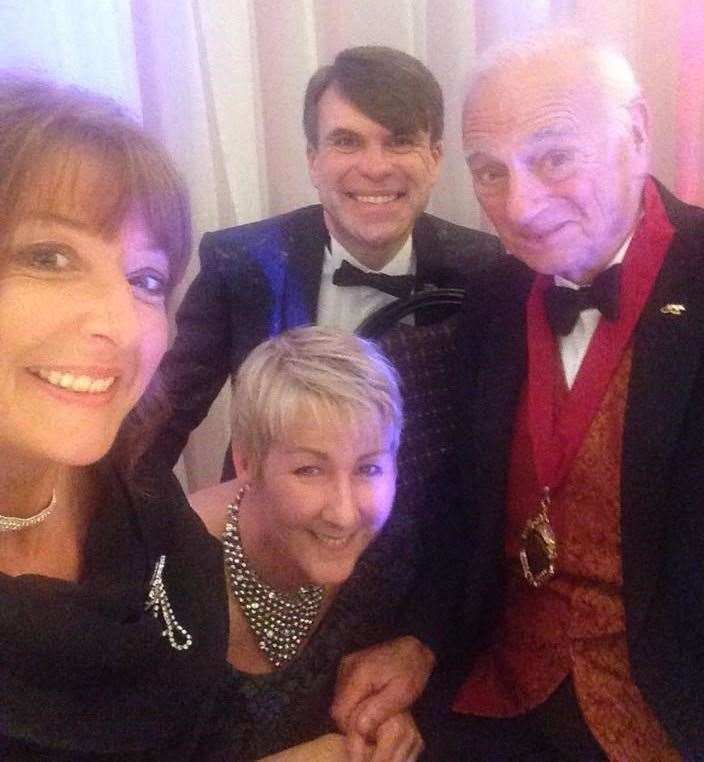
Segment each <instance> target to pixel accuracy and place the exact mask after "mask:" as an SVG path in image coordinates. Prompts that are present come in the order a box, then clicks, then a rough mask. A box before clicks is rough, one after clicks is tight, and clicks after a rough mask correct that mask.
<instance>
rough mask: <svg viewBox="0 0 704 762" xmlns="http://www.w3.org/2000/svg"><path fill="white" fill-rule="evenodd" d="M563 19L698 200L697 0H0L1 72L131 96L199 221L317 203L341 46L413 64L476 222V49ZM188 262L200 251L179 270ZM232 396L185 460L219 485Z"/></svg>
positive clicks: (449, 190)
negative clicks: (635, 90) (421, 69)
mask: <svg viewBox="0 0 704 762" xmlns="http://www.w3.org/2000/svg"><path fill="white" fill-rule="evenodd" d="M559 24H571V25H573V26H577V27H579V28H582V29H584V30H585V31H587V32H589V33H590V34H593V35H594V36H596V37H599V38H603V39H605V40H608V41H610V42H612V43H614V44H616V45H617V46H618V47H620V48H621V49H622V50H623V51H624V52H625V53H626V54H627V55H628V56H629V58H630V59H631V61H632V63H633V64H634V67H635V68H636V71H637V73H638V75H639V77H640V79H641V82H642V83H643V86H644V89H645V93H646V96H647V97H648V99H649V101H650V105H651V110H652V115H653V118H652V125H651V127H652V135H653V144H654V152H653V154H654V155H653V164H654V170H655V172H656V174H657V175H658V176H659V177H660V178H661V179H662V180H663V181H664V182H665V183H666V184H667V185H669V186H670V187H672V188H673V189H674V190H675V191H677V192H678V193H679V194H680V195H681V196H682V197H684V198H685V199H686V200H689V201H692V202H695V203H700V204H702V203H704V180H703V177H704V149H702V139H703V138H704V46H702V45H701V40H702V39H703V38H704V0H474V1H472V0H355V1H354V2H349V0H132V2H129V0H0V67H21V68H32V69H38V70H43V71H46V72H48V73H49V74H50V75H52V76H54V77H56V78H59V79H62V80H69V81H75V82H78V83H80V84H83V85H85V86H87V87H91V88H94V89H96V90H101V91H103V92H107V93H109V94H110V95H113V96H114V97H116V98H118V99H119V100H121V101H123V102H125V103H127V104H129V105H130V106H131V107H132V108H133V110H134V111H135V113H136V114H137V115H138V116H141V117H142V119H143V122H144V124H145V126H146V127H147V128H148V129H149V130H151V131H152V132H154V133H155V134H156V135H158V136H159V137H160V138H161V139H162V141H163V142H164V143H165V144H166V146H167V147H168V148H169V150H170V151H171V153H172V155H173V156H174V158H175V159H176V161H177V162H178V164H179V165H180V167H181V170H182V171H183V173H184V175H185V176H186V178H187V180H188V182H189V185H190V188H191V194H192V203H193V211H194V224H195V230H196V240H197V239H198V238H199V237H200V235H201V234H202V233H203V232H204V231H206V230H214V229H218V228H222V227H227V226H230V225H235V224H241V223H245V222H250V221H253V220H256V219H260V218H262V217H265V216H268V215H271V214H276V213H279V212H283V211H286V210H289V209H293V208H295V207H298V206H301V205H304V204H307V203H311V202H312V201H314V200H315V194H314V192H313V189H312V188H311V186H310V183H309V180H308V176H307V171H306V164H305V142H304V139H303V133H302V129H301V104H302V98H303V91H304V89H305V85H306V83H307V81H308V78H309V77H310V75H311V74H312V72H313V71H314V70H315V69H316V68H317V67H318V66H319V65H321V64H323V63H326V62H328V61H330V60H331V59H332V58H333V57H334V55H335V53H336V52H337V51H339V50H340V49H342V48H345V47H348V46H350V45H362V44H383V45H391V46H393V47H397V48H401V49H403V50H406V51H407V52H409V53H411V54H413V55H416V56H417V57H419V58H420V59H421V60H423V61H424V62H425V63H426V64H427V65H428V66H429V67H430V68H431V69H432V70H433V72H434V73H435V74H436V76H437V78H438V80H439V81H440V83H441V85H442V86H443V89H444V92H445V98H446V109H447V116H446V139H445V161H444V168H443V173H442V176H441V178H440V180H439V182H438V186H437V188H436V191H435V193H434V195H433V199H432V203H431V208H430V210H431V211H432V212H434V213H435V214H439V215H441V216H444V217H446V218H448V219H450V220H453V221H455V222H459V223H462V224H466V225H470V226H474V227H479V226H481V224H482V222H481V216H480V213H479V209H478V206H477V204H476V202H475V200H474V198H473V197H472V193H471V189H470V185H469V177H468V174H467V172H466V169H465V167H464V163H463V161H462V156H461V151H460V141H459V112H460V103H461V97H462V83H463V79H464V75H465V73H466V71H467V70H468V69H469V67H470V66H471V64H472V62H473V60H474V58H475V57H476V55H477V52H480V51H481V50H482V49H483V48H485V47H486V46H487V45H489V44H491V43H493V42H497V41H499V40H502V39H505V38H506V37H509V36H511V35H520V34H525V33H526V32H529V31H532V30H534V29H538V28H543V27H546V26H554V25H559ZM196 271H197V260H196V259H195V258H194V260H193V262H192V265H191V269H190V272H189V276H188V278H187V280H190V278H192V277H193V276H194V275H195V273H196ZM226 419H227V399H226V392H225V393H224V394H223V395H222V396H221V398H220V399H218V401H217V402H216V404H215V405H214V406H213V408H212V410H211V413H210V415H209V416H208V418H207V420H206V421H204V423H203V424H202V425H201V427H200V428H199V429H198V430H197V431H196V432H194V434H193V435H192V437H191V441H190V443H189V446H188V448H187V449H186V452H185V454H184V459H183V463H182V464H181V466H180V475H181V477H182V478H183V479H184V481H185V482H186V483H187V484H188V486H189V487H190V488H192V489H193V488H197V487H201V486H204V485H207V484H211V483H213V482H214V481H216V480H217V478H218V475H219V470H220V466H221V462H222V453H223V452H224V449H225V444H226V441H227V436H228V434H227V426H226V423H225V422H226Z"/></svg>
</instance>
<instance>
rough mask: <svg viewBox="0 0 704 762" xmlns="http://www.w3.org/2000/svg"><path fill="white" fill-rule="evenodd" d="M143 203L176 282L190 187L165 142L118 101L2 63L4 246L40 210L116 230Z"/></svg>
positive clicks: (0, 224)
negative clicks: (22, 222)
mask: <svg viewBox="0 0 704 762" xmlns="http://www.w3.org/2000/svg"><path fill="white" fill-rule="evenodd" d="M134 208H138V209H139V211H140V213H141V214H142V215H143V217H144V222H145V224H146V227H147V229H148V230H149V232H150V233H151V235H152V237H153V239H154V244H155V245H156V246H158V247H159V248H160V249H162V250H163V251H164V253H165V254H166V255H167V257H168V258H169V265H170V279H169V286H170V287H171V288H173V286H174V285H175V284H176V283H178V281H179V280H180V279H181V277H182V276H183V273H184V271H185V269H186V264H187V262H188V257H189V255H190V250H191V222H190V210H189V204H188V195H187V192H186V188H185V185H184V183H183V181H182V180H181V178H180V176H179V174H178V172H177V171H176V169H175V168H174V165H173V163H172V162H171V160H170V159H169V157H168V156H167V154H166V152H165V151H164V149H163V148H162V147H161V146H160V145H159V144H158V143H157V142H156V141H155V140H154V139H153V138H151V137H150V136H149V135H147V134H146V133H145V132H144V130H143V129H142V128H141V127H140V126H139V124H138V123H137V122H136V121H135V120H134V119H133V118H132V117H131V116H130V115H129V114H128V113H127V112H126V111H125V110H124V109H123V108H122V107H121V106H120V105H119V104H118V103H116V102H115V101H113V100H112V99H110V98H107V97H105V96H102V95H97V94H96V93H92V92H89V91H87V90H83V89H81V88H78V87H74V86H65V85H58V84H56V83H53V82H50V81H47V80H44V79H40V78H37V77H33V76H25V75H19V74H14V73H8V72H4V73H3V72H0V251H2V249H3V248H4V244H5V243H6V242H7V240H8V238H9V236H11V235H12V231H13V229H14V228H15V226H16V225H17V224H18V223H19V221H20V220H21V219H22V218H24V217H26V216H28V215H32V214H58V215H63V216H76V217H77V218H78V219H79V220H81V221H83V222H85V224H86V225H87V226H88V227H89V229H91V230H92V231H93V232H95V233H98V234H103V235H105V236H106V237H112V236H113V235H115V234H116V233H117V231H118V230H119V228H120V227H121V225H122V223H123V222H124V220H125V218H126V217H127V215H128V214H129V213H130V212H131V211H132V210H133V209H134Z"/></svg>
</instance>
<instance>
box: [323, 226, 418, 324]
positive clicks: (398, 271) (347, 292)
mask: <svg viewBox="0 0 704 762" xmlns="http://www.w3.org/2000/svg"><path fill="white" fill-rule="evenodd" d="M323 257H324V258H323V271H322V273H321V277H320V290H319V292H318V318H317V320H316V323H317V324H318V325H322V326H326V327H327V328H342V329H344V330H347V331H350V332H351V331H354V330H355V328H357V326H358V325H359V324H360V323H361V322H362V320H364V318H366V317H367V316H369V315H371V314H372V312H376V310H378V309H379V308H380V307H383V306H384V305H386V304H390V303H391V302H394V301H396V297H395V296H392V295H391V294H385V293H384V292H383V291H377V289H375V288H370V287H369V286H336V285H335V284H334V283H333V282H332V276H333V273H334V272H335V270H337V268H338V267H339V266H340V265H341V264H342V260H343V259H346V260H347V261H348V262H349V263H350V264H352V265H354V266H355V267H358V268H359V269H360V270H363V271H364V272H380V273H384V274H385V275H415V272H416V263H415V258H414V256H413V243H412V241H411V237H410V236H409V237H408V239H407V240H406V242H405V243H404V244H403V246H402V247H401V249H400V250H399V251H398V252H397V254H396V255H395V256H394V258H393V259H392V260H391V261H390V262H388V263H387V264H386V266H385V267H383V268H382V269H381V270H371V269H370V268H369V267H366V265H363V264H362V263H361V262H360V261H359V260H358V259H355V258H354V257H353V256H352V255H351V254H350V253H349V252H347V251H346V250H345V249H344V247H343V246H342V245H341V244H340V243H339V242H338V241H336V240H335V239H334V238H333V237H332V236H331V237H330V249H326V250H325V254H324V255H323Z"/></svg>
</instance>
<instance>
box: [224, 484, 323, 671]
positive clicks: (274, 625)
mask: <svg viewBox="0 0 704 762" xmlns="http://www.w3.org/2000/svg"><path fill="white" fill-rule="evenodd" d="M246 491H247V487H246V486H245V487H242V488H241V489H240V490H239V492H238V493H237V496H236V497H235V500H234V502H232V503H230V505H228V506H227V523H226V524H225V531H224V532H223V535H222V544H223V547H224V549H225V570H226V571H227V576H228V579H229V581H230V589H231V590H232V594H233V595H234V596H235V599H236V600H237V602H238V603H239V605H240V608H241V609H242V612H243V613H244V615H245V618H246V619H247V623H248V624H249V626H250V627H251V629H252V631H253V632H254V634H255V635H256V636H257V639H258V640H257V645H258V646H259V650H260V651H261V652H262V653H263V654H264V656H266V658H267V659H268V660H269V661H270V662H271V663H272V664H273V665H274V666H275V667H280V666H281V665H282V664H286V663H287V662H288V661H290V660H291V659H292V658H293V657H294V656H295V655H296V654H297V653H298V649H299V648H300V646H301V643H302V642H303V641H304V640H305V638H306V636H307V635H308V633H309V632H310V630H311V627H312V626H313V624H314V622H315V620H316V619H317V618H318V614H319V612H320V606H321V604H322V602H323V594H324V592H325V590H324V588H322V587H317V586H315V585H308V586H305V587H299V588H298V590H297V591H296V593H295V594H294V595H291V596H288V595H284V594H283V593H279V592H278V591H276V590H274V588H272V587H270V586H269V585H267V584H266V583H265V582H262V581H261V580H260V579H259V578H258V577H257V575H256V573H255V572H254V570H253V569H252V568H251V566H250V565H249V560H248V559H247V556H246V555H245V553H244V550H243V548H242V539H241V537H240V528H239V513H240V504H241V503H242V498H243V497H244V494H245V492H246Z"/></svg>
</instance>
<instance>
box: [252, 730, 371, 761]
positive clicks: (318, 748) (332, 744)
mask: <svg viewBox="0 0 704 762" xmlns="http://www.w3.org/2000/svg"><path fill="white" fill-rule="evenodd" d="M370 753H371V749H370ZM350 759H351V758H350V755H349V753H348V751H347V745H346V739H345V736H342V735H340V734H339V733H328V734H327V735H324V736H320V738H316V739H315V741H308V742H307V743H302V744H299V745H298V746H292V747H291V748H290V749H284V751H280V752H278V754H271V755H269V756H268V757H264V758H263V759H261V760H259V762H350ZM357 759H358V760H360V762H361V761H363V762H367V760H371V756H366V757H364V756H362V757H357Z"/></svg>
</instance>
